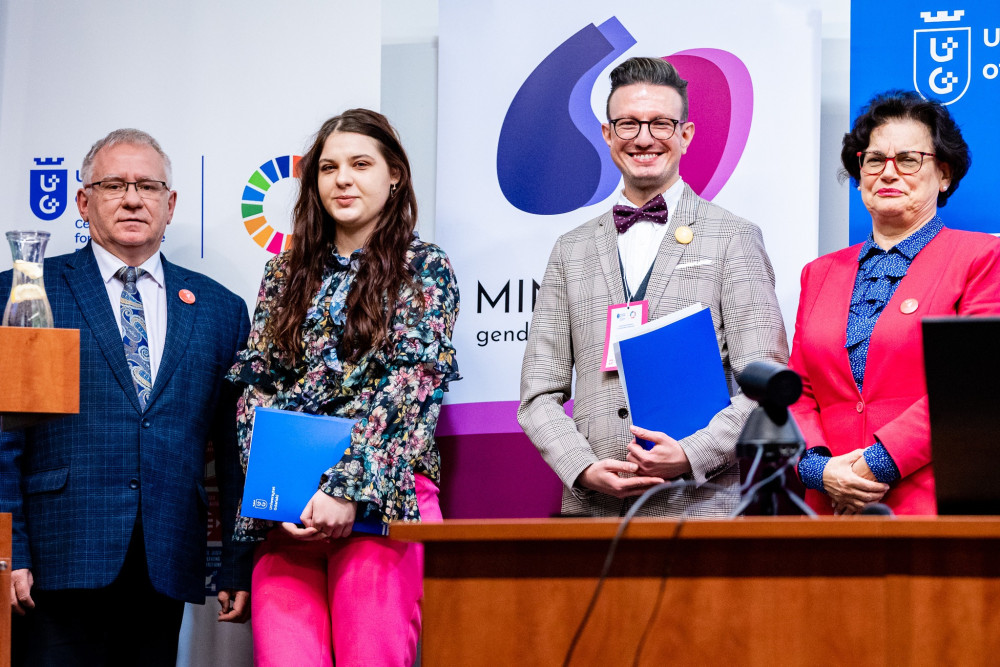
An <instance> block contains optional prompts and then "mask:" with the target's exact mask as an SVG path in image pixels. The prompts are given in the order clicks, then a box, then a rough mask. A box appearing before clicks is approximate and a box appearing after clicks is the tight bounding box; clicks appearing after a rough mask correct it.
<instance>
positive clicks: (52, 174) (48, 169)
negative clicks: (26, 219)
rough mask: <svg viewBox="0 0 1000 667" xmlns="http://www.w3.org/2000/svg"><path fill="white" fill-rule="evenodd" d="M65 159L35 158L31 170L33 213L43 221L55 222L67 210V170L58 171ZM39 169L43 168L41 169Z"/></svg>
mask: <svg viewBox="0 0 1000 667" xmlns="http://www.w3.org/2000/svg"><path fill="white" fill-rule="evenodd" d="M64 159H65V158H61V157H57V158H42V157H36V158H35V167H36V168H35V169H32V170H31V175H30V182H31V188H30V193H29V196H30V197H31V212H32V213H34V214H35V215H36V216H38V217H39V218H41V219H42V220H55V219H56V218H58V217H59V216H60V215H62V214H63V211H65V210H66V169H65V168H63V169H57V168H56V167H58V166H59V165H61V164H62V163H63V160H64ZM38 167H41V168H40V169H39V168H38Z"/></svg>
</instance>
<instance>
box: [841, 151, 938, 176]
mask: <svg viewBox="0 0 1000 667" xmlns="http://www.w3.org/2000/svg"><path fill="white" fill-rule="evenodd" d="M925 157H934V153H924V152H923V151H903V152H902V153H896V154H895V155H894V156H892V157H889V156H888V155H883V154H882V153H879V152H878V151H858V164H860V165H861V172H862V173H864V174H868V175H869V176H878V175H879V174H881V173H882V172H883V171H885V165H887V164H888V163H890V162H892V163H893V165H895V167H896V173H898V174H906V175H909V174H915V173H917V172H918V171H920V167H922V166H923V164H924V158H925Z"/></svg>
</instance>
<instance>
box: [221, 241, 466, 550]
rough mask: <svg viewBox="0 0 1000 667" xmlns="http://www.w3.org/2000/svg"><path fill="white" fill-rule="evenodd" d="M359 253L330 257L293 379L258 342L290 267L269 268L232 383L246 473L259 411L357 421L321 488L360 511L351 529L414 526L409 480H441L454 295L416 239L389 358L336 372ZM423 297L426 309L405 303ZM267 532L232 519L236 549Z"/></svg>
mask: <svg viewBox="0 0 1000 667" xmlns="http://www.w3.org/2000/svg"><path fill="white" fill-rule="evenodd" d="M361 252H363V251H362V250H358V251H355V252H354V253H353V254H352V255H351V257H350V258H344V257H341V256H339V255H333V256H332V257H331V258H330V260H329V262H328V264H327V267H326V270H325V271H324V274H323V280H322V284H321V286H320V288H319V291H318V292H317V294H316V295H315V296H314V297H313V301H312V304H311V306H310V308H309V310H308V311H307V312H306V317H305V320H304V322H303V325H302V326H303V328H302V351H301V354H300V361H299V363H298V364H297V365H296V366H295V367H294V368H290V367H288V366H286V365H284V364H283V363H282V361H280V360H279V359H278V357H277V356H276V355H275V354H274V346H273V344H272V343H271V342H270V341H268V340H267V339H266V338H265V336H264V327H265V324H266V322H267V318H268V316H269V314H270V313H271V310H272V306H273V304H274V302H275V299H276V298H277V296H278V294H279V293H280V291H281V290H282V289H283V286H284V284H285V279H286V274H287V265H288V256H287V253H282V254H280V255H278V256H276V257H274V258H273V259H271V260H270V261H269V262H268V263H267V266H266V268H265V270H264V278H263V280H262V282H261V285H260V292H259V293H258V296H257V308H256V311H255V312H254V317H253V323H252V324H253V326H252V328H251V331H250V338H249V340H248V341H247V349H245V350H244V351H243V352H241V353H240V354H239V357H238V361H237V363H236V364H235V365H234V366H233V367H232V368H231V369H230V371H229V375H228V376H227V377H228V379H229V380H231V381H233V382H236V383H238V384H241V385H244V386H245V389H244V391H243V396H242V398H241V399H240V401H239V404H238V406H237V433H238V436H239V442H240V450H241V454H240V457H241V460H242V463H243V470H244V472H245V471H246V467H247V460H248V457H249V454H250V433H251V429H252V427H253V414H254V408H255V407H256V406H260V407H271V408H278V409H283V410H296V411H299V412H308V413H311V414H322V415H333V416H337V417H346V418H349V419H357V420H358V423H357V424H356V425H355V427H354V430H353V432H352V434H351V444H350V446H349V447H348V449H347V451H346V453H345V454H344V455H343V457H341V458H340V460H339V461H336V460H334V461H331V467H330V468H329V469H328V470H327V471H326V472H325V473H324V474H323V475H322V477H321V478H319V479H318V480H317V484H318V487H319V488H320V489H321V490H322V491H323V492H324V493H327V494H329V495H331V496H334V497H336V498H344V499H346V500H352V501H355V502H357V503H358V515H357V518H358V520H362V519H364V520H365V521H372V520H373V519H376V520H377V518H378V517H380V518H381V521H382V522H383V523H388V522H389V521H393V520H403V521H416V520H419V519H420V511H419V509H418V508H417V496H416V491H415V487H414V474H415V473H420V474H423V475H426V476H427V477H429V478H430V479H431V480H433V481H434V482H435V483H438V482H439V480H440V455H439V454H438V450H437V446H436V445H435V443H434V428H435V426H436V425H437V420H438V414H439V413H440V410H441V401H442V398H443V392H445V391H447V388H448V383H449V382H451V381H455V380H458V379H459V375H458V365H457V364H456V362H455V349H454V347H452V343H451V334H452V330H453V327H454V325H455V318H456V316H457V315H458V305H459V304H458V285H457V283H456V281H455V274H454V273H453V271H452V268H451V263H450V262H449V261H448V256H447V255H445V253H444V251H442V250H441V249H440V248H439V247H437V246H435V245H433V244H430V243H424V242H423V241H421V240H420V239H418V238H416V237H414V239H413V242H412V243H411V244H410V247H409V248H408V250H407V253H406V261H407V264H408V265H409V266H410V270H411V275H412V276H413V278H414V280H415V281H416V283H417V285H418V287H419V290H420V292H421V294H419V295H416V294H414V291H413V290H412V289H411V288H410V287H409V286H406V287H403V288H402V289H401V290H400V293H399V296H398V298H397V299H396V302H395V304H394V312H393V317H392V331H391V332H390V335H389V341H388V344H387V345H386V347H385V348H384V349H381V350H376V351H369V352H367V353H365V354H364V355H363V356H361V357H360V358H359V359H358V360H357V362H355V363H352V362H349V361H343V360H341V359H340V358H339V357H338V356H337V347H338V344H339V343H340V338H341V336H342V335H343V333H344V315H345V311H344V305H345V302H346V299H347V293H348V291H349V290H350V288H351V284H352V283H353V281H354V277H355V275H356V274H357V269H358V262H359V258H360V253H361ZM418 297H419V298H422V300H423V304H424V310H423V314H422V316H420V317H419V319H417V317H418V315H419V311H417V310H416V309H415V308H413V306H412V304H413V303H414V301H415V299H416V298H418ZM273 525H274V523H273V522H271V521H264V520H261V519H251V518H247V517H243V516H242V515H240V516H238V517H237V521H236V539H238V540H241V541H259V540H262V539H263V538H264V533H265V532H266V531H267V530H269V529H270V528H272V527H273Z"/></svg>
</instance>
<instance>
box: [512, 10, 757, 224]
mask: <svg viewBox="0 0 1000 667" xmlns="http://www.w3.org/2000/svg"><path fill="white" fill-rule="evenodd" d="M635 43H636V40H635V38H634V37H632V35H631V34H629V32H628V31H627V30H626V29H625V26H623V25H622V24H621V22H620V21H618V19H617V18H615V17H613V16H612V17H611V18H609V19H608V20H607V21H605V22H604V23H602V24H601V25H599V26H595V25H594V24H590V25H588V26H586V27H584V28H583V29H582V30H580V31H579V32H577V33H576V34H574V35H573V36H571V37H570V38H569V39H567V40H566V41H565V42H563V43H562V44H560V45H559V46H558V47H556V49H555V50H554V51H552V53H550V54H549V55H548V56H546V58H545V59H544V60H543V61H542V62H541V63H539V65H538V66H537V67H536V68H535V70H534V71H533V72H532V73H531V75H530V76H528V78H527V80H525V82H524V83H523V84H522V85H521V88H520V90H518V91H517V94H516V95H515V96H514V99H513V100H512V101H511V103H510V107H509V108H508V109H507V115H506V117H505V118H504V122H503V126H502V127H501V129H500V139H499V143H498V146H497V179H498V181H499V183H500V189H501V191H502V192H503V194H504V197H506V198H507V201H509V202H510V203H511V204H512V205H513V206H515V207H517V208H518V209H520V210H522V211H525V212H527V213H534V214H537V215H556V214H559V213H568V212H570V211H574V210H576V209H578V208H580V207H583V206H589V205H590V204H595V203H597V202H599V201H602V200H604V199H606V198H607V197H609V196H610V195H611V194H612V193H613V192H614V191H615V189H616V188H617V187H618V183H619V182H620V180H621V173H620V172H619V171H618V168H617V167H616V166H615V163H614V162H612V160H611V155H610V154H609V151H608V147H607V144H605V143H604V138H603V136H601V120H600V119H599V118H597V117H596V116H595V115H594V112H593V109H592V107H591V104H590V96H591V92H592V91H593V89H594V85H595V83H596V82H597V78H598V77H599V76H600V75H601V73H602V72H603V71H604V70H605V68H606V67H607V66H608V65H609V64H610V63H611V62H613V61H614V60H615V59H616V58H618V57H619V56H621V55H622V54H624V53H625V52H626V51H627V50H628V49H630V48H631V47H632V46H633V45H634V44H635ZM663 59H664V60H667V61H669V62H670V63H671V64H672V65H673V66H674V67H676V68H677V71H678V72H679V73H680V75H681V76H682V77H684V78H685V79H687V81H688V101H689V106H690V109H691V120H692V121H694V122H695V124H696V127H697V134H696V136H695V142H694V145H693V150H691V151H689V152H688V153H687V154H685V155H684V157H683V158H682V159H681V165H680V171H681V176H682V177H683V178H684V181H685V182H686V183H687V184H688V185H690V186H691V189H693V190H694V191H695V192H697V193H698V194H699V195H701V196H702V197H704V198H705V199H712V198H714V197H715V196H716V195H717V194H719V191H720V190H722V187H723V186H724V185H725V184H726V182H727V181H728V180H729V177H730V176H732V174H733V171H734V170H735V169H736V165H737V164H738V163H739V160H740V156H741V155H743V149H744V148H745V147H746V144H747V138H748V137H749V136H750V123H751V119H752V117H753V84H752V82H751V80H750V72H749V71H748V70H747V68H746V65H744V64H743V62H742V61H741V60H740V59H739V58H737V57H736V56H735V55H733V54H732V53H729V52H728V51H722V50H719V49H688V50H686V51H680V52H678V53H675V54H673V55H670V56H664V58H663Z"/></svg>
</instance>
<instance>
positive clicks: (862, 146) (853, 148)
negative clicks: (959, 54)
mask: <svg viewBox="0 0 1000 667" xmlns="http://www.w3.org/2000/svg"><path fill="white" fill-rule="evenodd" d="M907 119H909V120H915V121H917V122H918V123H923V125H924V126H926V127H927V129H928V131H929V132H930V134H931V140H932V141H933V143H934V155H935V157H936V159H937V161H938V162H943V163H944V164H947V165H948V167H949V168H950V169H951V183H950V185H949V187H948V189H947V190H945V191H944V192H939V193H938V197H937V204H938V206H939V207H941V206H944V205H945V203H946V202H947V201H948V198H949V197H951V196H952V195H953V194H955V191H956V190H958V183H959V181H961V180H962V178H963V177H964V176H965V175H966V174H967V173H969V167H970V166H972V154H971V153H970V152H969V145H968V144H967V143H965V139H963V138H962V131H961V130H960V129H959V127H958V124H957V123H956V122H955V119H954V118H952V117H951V114H950V113H949V112H948V108H947V107H945V106H944V105H943V104H941V103H940V102H938V101H936V100H927V99H924V98H923V97H921V96H920V94H919V93H916V92H914V91H910V90H888V91H886V92H884V93H879V94H878V95H875V97H873V98H872V99H871V100H869V102H868V104H866V105H865V106H864V107H862V109H861V112H860V114H859V115H858V117H857V118H855V119H854V125H853V127H851V131H850V132H848V133H847V134H845V135H844V147H843V149H841V151H840V162H841V164H843V165H844V168H843V169H842V170H841V172H840V173H841V177H844V176H849V177H850V178H851V180H852V181H854V184H855V185H857V184H858V183H859V182H860V181H861V165H860V163H859V162H858V152H860V151H864V150H867V149H868V144H869V142H870V140H871V135H872V132H874V131H875V129H876V128H878V127H881V126H882V125H885V124H886V123H888V122H890V121H893V120H907Z"/></svg>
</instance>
